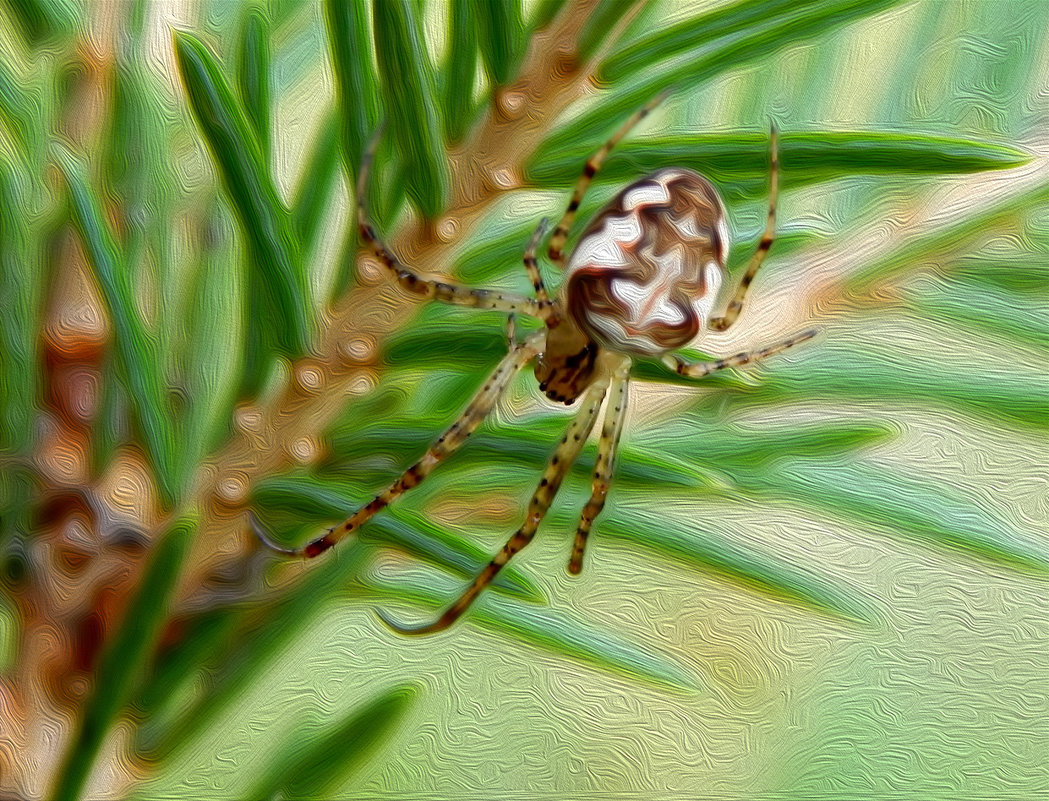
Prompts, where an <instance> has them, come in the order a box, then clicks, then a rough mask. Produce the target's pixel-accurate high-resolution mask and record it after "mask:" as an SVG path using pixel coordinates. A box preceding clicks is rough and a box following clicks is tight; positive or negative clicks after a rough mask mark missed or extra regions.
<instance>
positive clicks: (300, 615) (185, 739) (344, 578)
mask: <svg viewBox="0 0 1049 801" xmlns="http://www.w3.org/2000/svg"><path fill="white" fill-rule="evenodd" d="M260 547H261V546H260ZM367 553H368V550H367V549H366V548H365V547H363V546H361V545H360V544H359V543H357V542H355V541H353V540H351V541H348V542H344V543H343V544H342V545H341V546H340V547H339V548H337V549H335V550H334V551H333V552H332V553H330V554H329V555H328V556H326V557H325V558H324V559H321V560H318V562H320V564H315V565H313V566H311V569H310V570H309V571H308V572H309V575H308V576H305V577H304V578H303V580H302V581H300V582H298V583H297V584H296V585H295V586H293V587H292V588H291V589H289V590H287V591H285V592H284V593H282V594H281V595H280V596H278V597H277V598H275V599H273V600H269V601H264V602H262V603H261V604H258V605H257V606H256V607H255V608H254V609H252V610H248V612H247V613H246V614H245V615H243V616H242V617H241V620H240V625H239V627H238V628H237V630H236V631H235V632H234V634H232V635H231V636H229V637H228V638H227V639H225V640H224V641H222V642H221V652H220V653H218V654H215V655H213V656H212V658H211V661H213V662H214V663H215V664H217V665H218V667H217V668H216V669H215V670H214V671H213V672H211V673H210V674H208V676H207V678H206V680H205V682H204V684H205V690H204V692H203V693H202V694H201V695H200V696H199V697H198V698H196V699H195V701H194V703H192V704H190V705H187V706H186V707H184V708H182V709H179V710H177V713H176V715H175V717H174V718H173V719H163V720H157V719H150V720H145V721H144V722H143V724H142V726H141V727H140V728H139V729H138V731H137V735H138V739H137V743H136V748H137V750H139V751H140V752H142V753H144V754H146V755H147V756H148V758H150V759H153V760H157V761H159V760H162V759H166V758H170V757H171V756H172V754H173V753H174V752H175V751H177V749H179V748H182V747H185V746H187V745H188V744H190V743H192V742H193V738H194V737H195V736H197V735H198V734H199V732H200V731H201V730H202V729H203V728H204V727H205V726H207V725H208V724H209V723H211V722H212V721H213V720H215V719H216V717H218V716H219V715H221V714H223V713H224V712H225V711H226V710H227V709H228V707H229V705H230V704H231V703H232V702H233V701H234V700H235V699H236V698H238V697H239V696H240V694H241V693H242V692H244V691H245V690H246V689H247V688H248V687H249V686H250V684H251V682H252V680H253V679H254V678H255V677H256V676H258V675H259V674H260V673H261V672H262V671H264V670H265V668H266V666H267V664H268V663H270V662H272V661H273V660H274V659H276V658H277V657H278V656H279V655H280V654H281V653H282V652H283V650H284V649H285V648H286V647H287V645H288V643H289V642H290V641H291V640H292V638H294V637H295V636H297V635H298V634H300V633H301V631H302V629H303V628H304V627H306V626H308V625H309V624H310V623H311V622H312V621H314V620H315V619H316V617H317V615H318V614H319V613H320V610H321V609H322V608H323V606H324V603H325V601H326V600H328V599H330V598H331V597H332V596H333V595H334V594H335V593H336V592H339V593H346V592H347V591H350V590H352V589H353V587H354V586H356V585H354V584H353V579H354V577H355V576H357V575H359V574H360V572H361V569H362V567H363V565H364V557H365V555H366V554H367Z"/></svg>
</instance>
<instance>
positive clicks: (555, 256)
mask: <svg viewBox="0 0 1049 801" xmlns="http://www.w3.org/2000/svg"><path fill="white" fill-rule="evenodd" d="M669 94H670V92H669V91H665V92H660V93H659V94H658V95H657V96H656V97H654V98H652V100H650V101H649V102H648V103H646V104H645V105H644V106H643V107H642V108H640V109H638V110H637V111H636V112H634V114H633V115H632V116H631V117H630V119H628V120H627V121H626V122H624V123H623V125H622V126H621V127H620V128H619V130H618V131H616V132H615V133H614V134H612V138H611V139H609V140H608V141H607V142H605V143H604V144H603V145H602V146H601V147H600V149H598V151H597V152H596V153H594V155H592V156H591V157H590V158H589V159H587V161H586V164H585V165H584V166H583V174H582V175H580V176H579V180H578V181H577V182H576V185H575V191H573V192H572V199H571V200H570V201H569V202H568V208H567V209H565V213H564V216H563V217H562V218H561V222H559V223H558V224H557V228H555V229H554V235H553V236H552V237H550V250H549V256H550V261H552V262H553V263H554V264H556V265H557V266H558V267H559V268H560V269H562V270H563V269H564V266H565V258H564V247H565V240H566V239H568V232H569V231H570V230H571V229H572V223H573V222H574V221H575V216H576V212H577V211H579V204H581V203H582V202H583V197H585V195H586V190H587V189H589V188H590V182H591V181H592V180H593V179H594V176H595V175H597V171H598V170H599V169H601V164H602V163H603V162H604V160H605V159H606V158H607V157H608V154H609V153H611V152H612V148H614V147H615V146H616V145H617V144H619V140H620V139H622V138H623V137H624V136H626V135H627V134H628V133H630V129H631V128H633V127H634V126H635V125H637V124H638V123H639V122H641V120H643V119H644V118H645V117H647V116H648V115H649V113H650V112H651V111H652V109H654V108H655V107H656V106H658V105H659V104H660V103H662V102H663V101H664V100H665V99H666V97H667V95H669Z"/></svg>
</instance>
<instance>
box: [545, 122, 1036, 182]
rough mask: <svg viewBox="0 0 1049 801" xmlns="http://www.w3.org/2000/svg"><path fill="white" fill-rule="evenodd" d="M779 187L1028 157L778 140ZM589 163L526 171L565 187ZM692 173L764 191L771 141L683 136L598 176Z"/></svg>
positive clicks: (929, 145)
mask: <svg viewBox="0 0 1049 801" xmlns="http://www.w3.org/2000/svg"><path fill="white" fill-rule="evenodd" d="M779 152H780V170H781V172H780V181H781V186H782V187H784V188H786V189H790V188H797V187H800V186H805V185H807V184H812V183H817V182H819V181H827V180H833V179H836V178H842V177H845V176H855V175H901V174H926V173H968V172H979V171H981V170H999V169H1006V168H1008V167H1015V166H1018V165H1021V164H1025V163H1026V162H1027V161H1029V160H1030V156H1028V155H1027V154H1025V153H1023V152H1022V151H1019V150H1016V149H1015V148H1012V147H1007V146H1005V145H996V144H990V143H987V142H977V141H973V140H965V139H954V138H949V137H942V136H918V135H915V134H900V133H895V132H891V131H878V132H875V131H872V132H852V131H849V132H846V131H827V132H822V133H782V134H780V144H779ZM588 156H589V150H588V149H587V147H586V146H585V145H581V146H579V147H576V148H574V149H572V150H567V151H549V152H548V154H547V155H546V157H545V158H543V159H540V160H537V161H533V162H532V164H531V165H530V166H529V167H528V168H527V171H526V176H527V178H528V180H529V181H530V182H531V183H533V184H535V185H536V186H542V187H544V188H546V187H558V188H562V187H563V188H568V187H571V186H572V185H574V184H575V182H576V180H577V179H578V178H579V172H580V168H581V166H580V165H582V164H583V163H584V162H585V161H586V159H587V157H588ZM665 167H687V168H689V169H693V170H696V171H697V172H700V173H702V174H703V175H706V176H707V177H709V178H711V179H712V180H714V181H715V182H716V183H718V184H719V185H720V184H730V185H732V187H733V188H734V189H735V190H736V191H737V192H752V193H753V192H763V191H767V187H768V180H769V135H768V134H767V133H762V134H748V133H735V134H680V135H676V136H660V137H645V138H644V139H635V140H632V141H629V142H624V143H622V144H621V145H619V146H618V147H617V148H616V149H615V150H614V151H613V152H612V155H610V156H609V158H608V161H607V162H606V163H605V165H604V166H602V168H601V171H600V172H599V173H598V174H597V176H596V177H595V179H594V180H595V181H597V182H602V183H617V184H626V183H630V182H632V181H634V180H637V179H638V178H639V177H641V176H642V175H646V174H648V173H650V172H652V171H654V170H657V169H662V168H665Z"/></svg>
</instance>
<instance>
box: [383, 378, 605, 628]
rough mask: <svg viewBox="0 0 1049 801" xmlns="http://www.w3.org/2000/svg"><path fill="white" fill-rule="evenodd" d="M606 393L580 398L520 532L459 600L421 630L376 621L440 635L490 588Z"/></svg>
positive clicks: (544, 504) (542, 508) (524, 541)
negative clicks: (579, 405)
mask: <svg viewBox="0 0 1049 801" xmlns="http://www.w3.org/2000/svg"><path fill="white" fill-rule="evenodd" d="M607 389H608V381H607V380H605V381H599V382H595V383H593V384H591V385H590V388H589V389H588V390H587V392H586V395H584V396H583V400H582V403H581V407H580V409H579V411H578V412H577V413H576V416H575V418H574V419H573V420H572V422H571V424H570V425H569V426H568V430H567V431H566V432H565V435H564V436H563V437H562V438H561V442H560V443H558V446H557V449H556V450H555V451H554V455H553V456H552V457H551V458H550V462H549V463H548V464H547V466H546V471H545V472H544V473H543V478H542V480H541V481H540V482H539V486H538V487H537V488H536V491H535V494H534V495H533V496H532V500H531V502H530V503H529V504H528V512H527V513H526V515H525V521H524V523H523V524H522V526H521V528H519V529H518V530H517V531H516V532H515V533H514V535H513V536H512V537H510V539H509V540H507V542H506V544H505V545H504V546H503V548H502V550H501V551H499V553H497V554H496V555H495V557H494V558H493V559H492V561H491V562H489V564H488V566H487V567H485V568H484V570H482V571H481V572H480V573H479V574H478V575H477V578H475V579H474V581H473V583H472V584H471V585H470V586H469V587H468V588H467V590H466V592H464V593H463V594H462V595H461V596H460V597H459V600H457V601H456V602H455V603H454V604H452V605H451V606H450V607H449V608H448V609H447V611H445V613H444V614H442V615H441V616H440V617H439V618H437V620H435V621H434V622H433V623H430V624H426V625H422V626H402V625H400V624H399V623H396V622H394V621H393V620H391V619H390V618H389V617H388V616H386V615H385V614H383V613H381V612H380V613H378V614H379V618H380V619H381V620H382V622H383V623H385V624H386V625H387V626H389V627H390V628H391V629H393V630H394V631H396V632H399V633H401V634H431V633H433V632H435V631H442V630H444V629H446V628H448V627H449V626H451V625H452V624H453V623H454V622H455V621H456V620H458V619H459V617H460V616H461V615H462V614H463V612H465V611H466V610H467V609H468V608H469V606H470V604H472V603H473V602H474V601H475V600H476V599H477V596H478V595H480V594H481V592H482V591H483V590H484V588H485V587H487V586H488V585H489V584H491V582H492V579H494V578H495V576H496V574H497V573H498V572H499V571H500V570H502V569H503V566H504V565H506V563H507V562H509V561H510V559H512V558H513V556H514V555H515V554H516V553H517V552H518V551H520V550H521V549H522V548H524V547H525V546H526V545H528V543H530V542H531V541H532V538H533V537H534V536H535V533H536V531H537V530H538V528H539V524H540V523H541V522H542V520H543V517H544V516H545V515H546V512H547V510H548V509H549V508H550V504H551V503H552V502H553V500H554V496H555V495H557V491H558V489H560V487H561V482H562V481H563V480H564V477H565V476H566V475H567V474H568V471H569V470H570V469H571V468H572V464H573V462H575V460H576V457H578V456H579V451H580V450H582V448H583V443H584V442H586V438H587V437H588V436H589V434H590V432H591V431H592V430H593V428H594V423H595V422H596V421H597V414H598V411H599V410H600V409H601V402H602V401H603V400H604V397H605V392H606V391H607Z"/></svg>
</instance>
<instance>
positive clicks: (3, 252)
mask: <svg viewBox="0 0 1049 801" xmlns="http://www.w3.org/2000/svg"><path fill="white" fill-rule="evenodd" d="M28 188H29V187H28V180H27V176H26V175H25V174H24V173H23V172H22V171H21V170H18V169H16V168H15V167H14V165H10V164H8V163H7V162H6V161H5V160H4V159H3V158H2V157H0V309H3V310H4V314H3V318H2V319H0V376H2V378H0V453H11V452H19V453H22V452H24V451H25V449H26V448H28V447H29V446H30V444H31V442H32V438H33V419H34V416H35V415H34V410H35V409H36V403H37V392H38V387H37V370H36V360H37V345H36V339H37V334H36V332H37V331H39V316H40V308H39V307H40V297H41V294H42V293H41V290H42V288H43V287H42V286H41V283H42V282H41V280H40V279H41V278H42V277H43V276H42V275H40V274H39V273H37V272H36V270H35V269H34V268H36V267H37V266H38V263H37V260H36V258H34V256H33V253H32V251H31V249H30V242H29V237H30V226H29V224H28V220H27V219H26V213H25V211H26V206H27V204H26V203H25V202H24V198H25V195H26V193H27V191H28Z"/></svg>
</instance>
